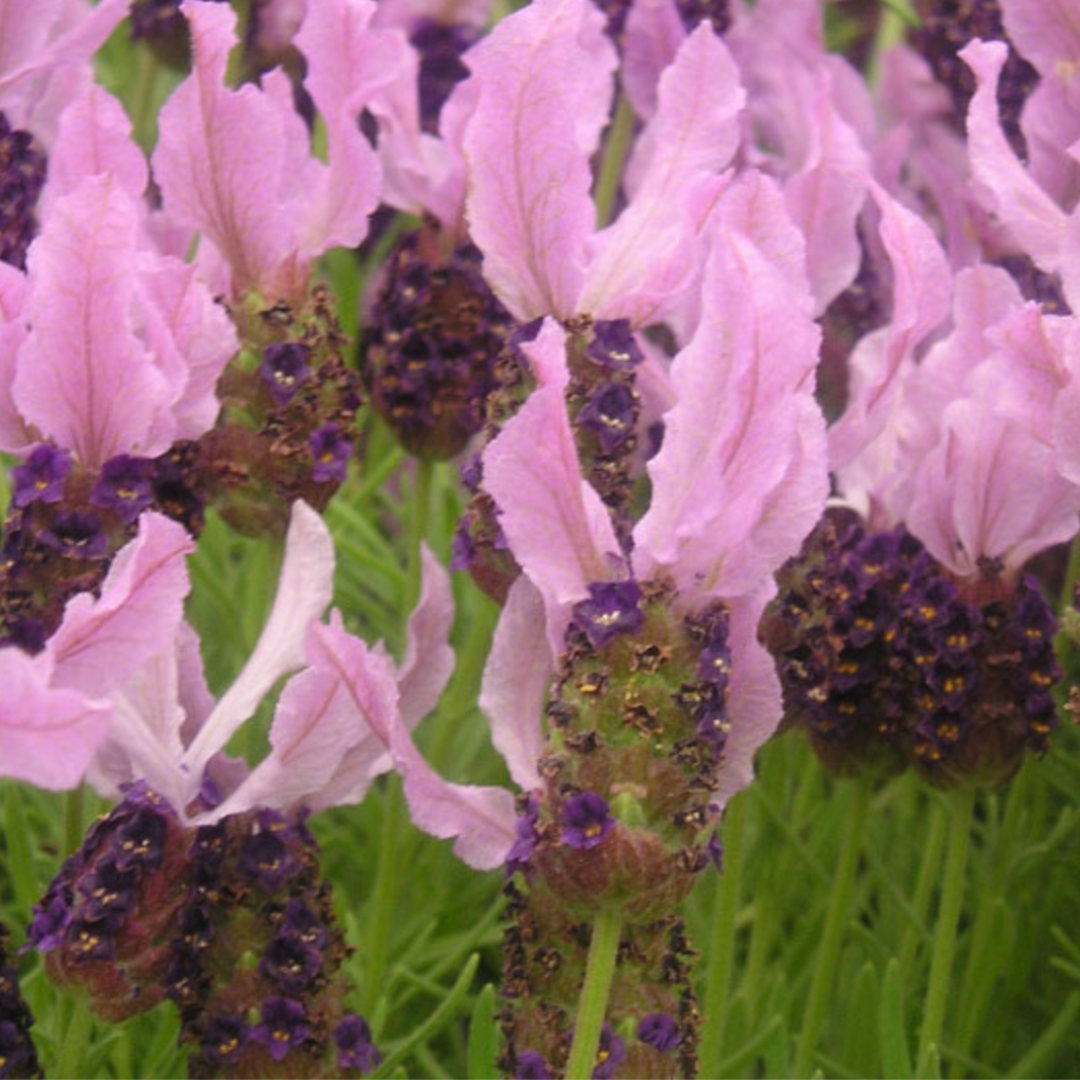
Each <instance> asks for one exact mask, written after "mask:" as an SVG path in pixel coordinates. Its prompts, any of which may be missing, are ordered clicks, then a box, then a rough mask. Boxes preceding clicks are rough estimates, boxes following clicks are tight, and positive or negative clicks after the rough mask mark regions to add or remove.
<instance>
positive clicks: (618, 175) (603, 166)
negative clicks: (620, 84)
mask: <svg viewBox="0 0 1080 1080" xmlns="http://www.w3.org/2000/svg"><path fill="white" fill-rule="evenodd" d="M633 137H634V110H633V109H632V108H631V106H630V102H629V100H628V99H627V97H626V95H625V94H622V93H620V94H619V103H618V105H616V107H615V119H614V120H612V122H611V130H610V131H609V132H608V137H607V142H606V143H605V145H604V158H603V160H602V161H601V163H600V175H599V176H597V178H596V225H597V228H600V229H602V228H603V227H604V226H605V225H606V224H607V223H608V222H609V221H610V220H611V215H612V212H613V211H614V209H615V198H616V196H617V195H618V194H619V184H620V183H622V174H623V166H624V165H625V164H626V155H627V153H628V152H629V150H630V143H631V141H632V140H633Z"/></svg>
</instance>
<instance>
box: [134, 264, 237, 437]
mask: <svg viewBox="0 0 1080 1080" xmlns="http://www.w3.org/2000/svg"><path fill="white" fill-rule="evenodd" d="M140 270H141V273H140V276H139V294H140V298H141V299H142V301H143V305H144V311H146V313H147V316H148V317H147V324H148V325H147V332H148V337H149V341H150V343H151V346H152V347H153V349H154V352H155V355H156V357H157V358H158V360H159V363H160V362H161V360H162V359H163V358H164V357H165V356H166V355H168V354H172V355H173V356H174V357H175V362H176V364H177V366H178V367H179V369H180V371H181V372H182V381H181V384H180V387H179V388H178V392H177V396H176V400H175V401H174V403H173V405H172V407H171V410H170V411H171V419H172V423H173V431H174V438H176V439H197V438H198V437H199V436H200V435H202V434H203V433H204V432H206V431H207V430H209V428H211V427H212V426H213V424H214V421H215V420H216V419H217V414H218V411H219V409H220V407H221V406H220V403H219V401H218V398H217V394H216V393H215V387H216V385H217V381H218V377H219V376H220V375H221V373H222V371H224V370H225V365H226V364H227V363H228V362H229V361H230V360H231V359H232V358H233V357H234V356H235V355H236V352H237V350H238V349H239V347H240V343H239V340H238V339H237V336H236V329H235V327H234V326H233V323H232V320H231V319H230V318H229V315H228V312H227V311H226V310H225V308H224V307H222V305H221V304H218V303H217V302H216V301H215V300H214V298H213V296H212V295H211V294H210V291H209V289H207V287H206V286H205V284H203V282H202V281H201V280H200V279H199V276H198V272H197V269H196V267H195V266H194V265H191V264H188V263H184V262H182V261H181V260H179V259H174V258H171V257H169V256H161V255H156V254H153V253H150V252H147V253H145V254H144V255H143V258H142V261H141V266H140ZM150 312H152V313H153V316H154V318H152V319H151V318H149V314H150Z"/></svg>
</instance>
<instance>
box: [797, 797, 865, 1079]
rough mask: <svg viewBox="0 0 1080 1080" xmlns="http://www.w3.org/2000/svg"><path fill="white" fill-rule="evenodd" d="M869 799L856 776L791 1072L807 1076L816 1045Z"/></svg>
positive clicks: (847, 914) (848, 905) (848, 909)
mask: <svg viewBox="0 0 1080 1080" xmlns="http://www.w3.org/2000/svg"><path fill="white" fill-rule="evenodd" d="M869 803H870V785H869V782H868V781H866V780H862V779H859V780H856V781H855V782H854V787H853V790H852V792H851V794H850V796H849V802H848V819H847V825H846V826H845V828H844V838H843V841H842V844H841V847H840V859H839V861H838V862H837V864H836V873H835V876H834V878H833V888H832V896H831V897H830V899H829V908H828V911H827V912H826V914H825V929H824V931H823V932H822V936H821V945H820V947H819V949H818V955H817V961H816V963H815V966H814V977H813V980H812V982H811V984H810V997H809V998H808V999H807V1002H806V1013H805V1015H804V1016H803V1026H802V1030H801V1031H800V1032H799V1043H798V1047H797V1049H796V1051H795V1068H794V1072H793V1075H794V1076H809V1075H810V1070H811V1066H812V1064H813V1060H814V1051H815V1050H816V1049H817V1043H818V1037H819V1036H820V1035H821V1024H822V1021H823V1020H824V1019H825V1009H826V1006H827V1004H828V1000H829V995H830V994H831V993H832V986H833V981H834V978H835V975H836V964H837V961H838V960H839V958H840V945H841V943H842V942H843V939H844V930H845V929H846V927H847V924H848V919H849V917H850V914H851V896H852V893H853V892H854V890H855V872H856V870H857V869H858V866H859V851H860V849H861V848H862V838H863V830H864V829H865V826H866V817H867V809H868V807H869Z"/></svg>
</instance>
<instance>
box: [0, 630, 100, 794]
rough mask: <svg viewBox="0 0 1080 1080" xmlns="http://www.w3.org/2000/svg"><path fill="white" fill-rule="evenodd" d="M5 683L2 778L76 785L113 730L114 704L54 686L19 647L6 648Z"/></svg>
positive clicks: (0, 667)
mask: <svg viewBox="0 0 1080 1080" xmlns="http://www.w3.org/2000/svg"><path fill="white" fill-rule="evenodd" d="M0 682H2V684H3V687H4V694H3V698H2V700H0V776H5V777H8V778H10V779H14V780H26V781H28V782H29V783H31V784H36V785H37V786H38V787H42V788H48V789H49V790H51V791H62V790H64V789H65V788H73V787H76V786H77V785H78V784H79V782H80V781H81V780H82V778H83V774H84V773H85V772H86V769H87V767H88V766H89V764H90V761H91V759H92V758H93V756H94V754H95V753H96V752H97V749H98V747H99V746H100V745H101V743H102V741H103V740H104V739H105V737H106V735H107V734H108V732H109V725H110V723H111V719H112V712H113V709H112V705H111V704H110V703H109V702H106V701H95V700H93V699H91V698H87V697H85V696H84V695H82V694H80V693H77V692H75V691H73V690H58V689H54V688H52V687H50V686H48V685H47V684H46V681H45V679H44V678H43V676H42V672H41V670H40V668H39V666H38V665H35V664H34V662H33V661H32V660H31V659H30V658H29V657H28V656H26V655H25V654H24V653H22V652H20V651H19V650H18V649H3V650H0Z"/></svg>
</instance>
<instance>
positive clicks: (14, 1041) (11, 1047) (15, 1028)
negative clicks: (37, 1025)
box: [0, 1019, 41, 1080]
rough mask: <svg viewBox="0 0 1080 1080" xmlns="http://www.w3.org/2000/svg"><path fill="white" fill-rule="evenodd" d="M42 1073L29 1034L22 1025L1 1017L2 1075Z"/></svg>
mask: <svg viewBox="0 0 1080 1080" xmlns="http://www.w3.org/2000/svg"><path fill="white" fill-rule="evenodd" d="M40 1075H41V1073H40V1072H38V1067H37V1056H36V1055H35V1053H34V1044H33V1043H32V1042H31V1041H30V1036H29V1034H28V1033H27V1032H26V1031H25V1030H23V1028H22V1026H20V1025H18V1024H14V1023H12V1022H11V1021H10V1020H7V1019H0V1077H3V1078H5V1080H6V1078H7V1077H9V1076H11V1077H15V1076H40Z"/></svg>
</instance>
